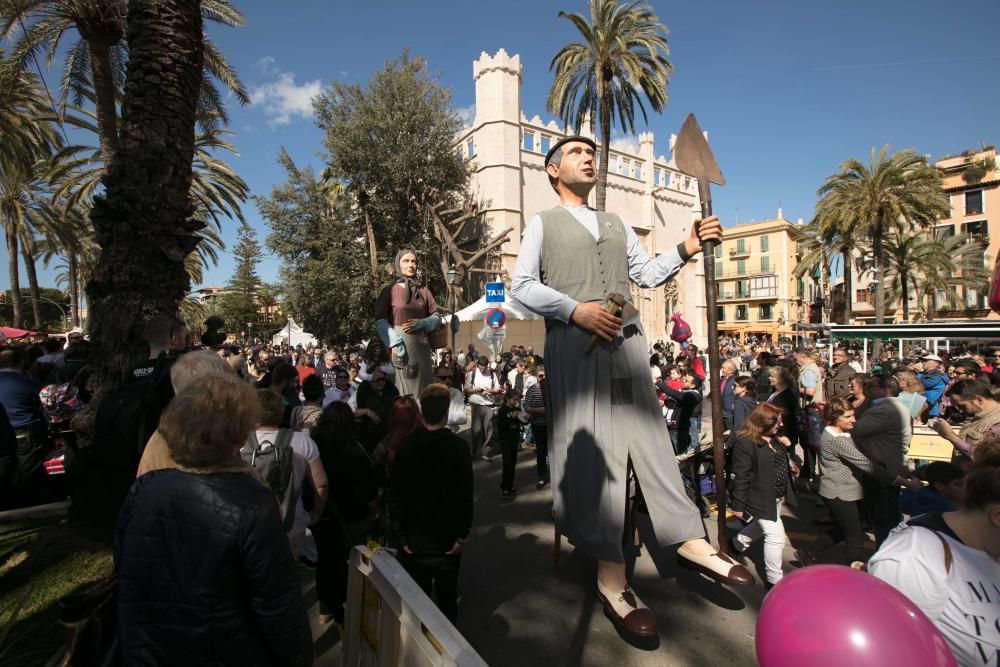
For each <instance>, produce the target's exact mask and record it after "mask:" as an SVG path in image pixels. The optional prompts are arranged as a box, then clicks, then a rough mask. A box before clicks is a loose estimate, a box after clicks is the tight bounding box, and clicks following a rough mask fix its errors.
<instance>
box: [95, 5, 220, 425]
mask: <svg viewBox="0 0 1000 667" xmlns="http://www.w3.org/2000/svg"><path fill="white" fill-rule="evenodd" d="M200 4H201V3H200V2H199V1H198V0H133V1H132V2H130V3H129V5H128V6H129V10H128V21H127V25H128V47H129V65H128V77H127V79H126V82H125V96H124V99H123V103H122V109H123V113H122V115H123V117H124V118H125V119H126V121H127V122H125V123H124V124H123V126H122V136H121V139H120V143H119V148H118V152H117V153H116V154H115V157H114V160H113V161H112V162H111V164H110V166H109V167H108V168H107V169H106V172H105V174H106V175H105V177H104V185H105V193H104V195H103V196H99V197H96V198H95V200H94V205H93V209H92V210H91V221H92V223H93V226H94V232H95V237H96V240H97V243H98V246H99V247H100V255H99V259H98V262H97V266H96V267H95V268H94V271H93V274H92V276H91V279H90V281H89V283H88V285H87V300H88V305H89V308H90V312H89V317H88V329H89V330H90V332H91V335H92V337H93V341H94V342H95V350H94V357H93V358H94V360H95V361H96V362H97V363H95V366H96V367H97V368H98V369H99V371H98V372H99V374H100V375H99V377H98V391H102V390H105V389H107V388H108V387H110V386H113V385H115V384H117V383H118V382H119V381H120V380H121V378H122V377H124V374H125V372H126V371H127V370H128V368H129V367H130V366H131V364H132V363H133V362H134V361H135V360H136V359H137V358H138V357H140V356H141V354H142V351H143V350H144V343H143V341H142V338H141V331H142V326H143V324H144V322H145V320H146V319H148V318H149V317H150V316H152V315H154V314H157V313H166V314H170V315H174V314H176V312H177V306H178V303H179V302H180V301H181V299H183V298H184V295H185V294H186V293H187V291H188V289H189V286H190V285H189V280H188V275H187V272H186V271H185V267H184V258H185V257H186V256H187V255H188V254H189V253H191V252H192V251H193V250H194V249H195V247H196V246H197V243H198V238H197V236H196V234H197V232H198V230H199V229H201V228H202V227H203V226H204V225H203V223H201V222H199V221H197V220H193V219H192V217H191V213H192V207H191V201H190V198H189V197H188V192H189V190H190V187H191V174H192V158H193V155H194V118H195V109H196V106H197V101H198V93H199V88H200V86H201V73H202V67H203V64H204V50H203V43H202V18H201V12H200V9H201V7H200ZM81 426H83V427H84V428H87V427H88V426H89V425H88V424H81Z"/></svg>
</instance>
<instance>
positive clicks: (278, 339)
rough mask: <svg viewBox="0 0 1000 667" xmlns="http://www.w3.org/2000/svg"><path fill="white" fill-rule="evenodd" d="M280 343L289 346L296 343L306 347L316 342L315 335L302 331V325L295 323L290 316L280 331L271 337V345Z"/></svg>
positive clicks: (293, 345)
mask: <svg viewBox="0 0 1000 667" xmlns="http://www.w3.org/2000/svg"><path fill="white" fill-rule="evenodd" d="M282 343H284V344H286V345H288V346H289V347H295V346H296V345H301V346H302V347H308V346H309V345H317V344H318V343H317V341H316V337H315V336H313V335H312V334H311V333H306V332H305V331H303V330H302V327H300V326H299V325H298V324H296V323H295V320H293V319H292V318H290V317H289V318H288V322H287V323H286V324H285V326H284V327H283V328H282V329H281V331H279V332H278V333H276V334H274V336H272V337H271V345H281V344H282Z"/></svg>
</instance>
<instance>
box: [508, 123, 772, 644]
mask: <svg viewBox="0 0 1000 667" xmlns="http://www.w3.org/2000/svg"><path fill="white" fill-rule="evenodd" d="M595 148H596V146H595V144H594V141H593V140H592V139H588V138H586V137H567V138H565V139H563V140H561V141H559V142H558V143H557V144H555V145H554V146H553V147H552V148H551V150H549V152H548V155H546V156H545V170H546V172H547V173H548V176H549V182H550V183H551V184H552V187H553V189H555V191H556V193H557V194H558V195H559V200H560V205H559V206H556V207H555V208H551V209H549V210H546V211H542V212H541V213H539V214H538V215H536V216H535V217H534V218H533V219H532V220H531V222H529V224H528V226H527V228H525V232H524V238H523V239H522V241H521V250H520V253H519V255H518V258H517V265H516V267H515V269H514V277H513V281H512V285H511V293H512V295H513V296H514V298H516V299H517V300H518V301H520V302H521V303H522V304H524V305H525V306H527V307H528V308H530V309H531V310H532V311H534V312H535V313H537V314H539V315H541V316H542V317H544V318H545V368H546V371H547V378H548V389H549V396H548V399H547V400H548V404H547V405H546V412H547V414H548V418H549V453H550V461H551V463H552V494H553V499H554V504H555V516H556V525H557V526H558V527H559V530H560V532H561V533H562V534H564V535H566V536H567V537H568V538H569V539H570V541H571V542H572V543H573V544H574V545H575V546H576V548H578V549H582V550H584V551H586V552H587V553H589V554H590V555H592V556H594V557H595V558H597V561H598V563H597V590H598V597H599V599H600V600H601V602H602V603H603V604H604V606H605V609H606V610H607V612H608V616H609V617H610V618H611V619H612V620H613V621H614V622H615V623H616V624H617V625H619V626H620V627H622V628H623V629H625V630H628V631H630V632H632V633H634V634H638V635H643V636H648V635H652V634H654V633H655V632H656V617H655V616H654V615H653V613H652V612H651V611H650V610H649V609H648V608H646V606H645V605H643V603H642V601H641V600H639V598H638V597H637V596H636V595H635V593H634V592H632V590H631V589H630V588H629V584H628V581H627V580H626V570H625V558H624V553H623V551H622V538H623V531H624V523H625V507H626V495H627V493H628V466H629V462H631V465H632V468H633V469H634V470H635V474H636V478H637V479H638V481H639V485H640V487H641V488H642V492H643V497H644V498H645V500H646V505H647V507H648V509H649V516H650V520H651V522H652V525H653V529H654V531H655V533H656V537H657V541H658V542H659V543H660V544H661V545H667V544H677V543H680V544H681V546H680V548H679V549H678V550H677V557H678V561H679V564H681V565H684V566H687V567H691V568H694V569H696V570H699V571H701V572H703V573H704V574H706V575H708V576H710V577H712V578H714V579H716V580H718V581H721V582H725V583H730V584H749V583H752V582H753V577H752V576H751V574H750V573H749V572H748V571H747V570H746V568H744V567H743V566H742V565H740V564H739V563H737V562H736V561H734V560H733V559H732V558H730V557H729V556H727V555H725V554H724V553H721V552H719V551H717V550H716V549H715V547H713V546H712V545H711V544H709V543H708V542H707V541H706V540H705V527H704V525H703V524H702V521H701V515H700V514H699V512H698V509H697V508H696V507H695V506H694V503H692V502H691V500H690V499H689V498H688V496H687V494H686V493H685V491H684V485H683V482H682V481H681V475H680V472H679V471H678V468H677V461H676V460H675V459H674V457H673V456H672V455H671V450H670V444H669V440H668V439H667V438H668V435H667V430H666V427H665V426H664V424H663V417H662V416H661V412H660V408H659V404H658V403H657V400H656V394H655V392H654V390H653V385H652V384H651V383H650V381H649V357H648V356H647V355H648V348H647V346H646V337H645V335H644V333H643V330H642V324H641V322H640V321H639V319H638V317H636V316H629V315H628V314H627V313H630V312H634V311H635V309H634V307H630V308H625V309H623V318H619V317H615V316H614V315H612V314H611V313H609V312H608V310H607V309H606V308H605V304H606V303H608V302H609V301H612V300H614V301H618V302H620V301H622V300H623V299H627V298H628V295H629V282H630V281H631V282H634V283H636V284H637V285H639V286H640V287H656V286H658V285H662V284H663V283H665V282H666V281H667V280H669V279H670V278H671V277H672V276H674V275H675V274H676V273H677V272H678V271H680V269H681V268H682V267H683V266H684V264H685V263H686V262H687V260H688V259H690V258H691V256H692V255H694V254H695V253H697V252H700V251H701V242H702V241H704V240H712V241H716V242H718V241H721V239H722V227H721V225H719V221H718V219H717V218H714V217H711V218H707V219H705V220H700V221H696V222H695V224H693V225H692V230H691V234H690V236H689V237H688V238H687V239H686V240H685V241H684V242H683V243H681V244H679V245H678V246H677V247H676V248H670V249H668V250H667V252H665V253H663V254H662V255H659V256H657V257H656V258H654V259H650V258H649V257H648V256H647V255H646V253H645V252H644V251H643V249H642V246H641V245H640V243H639V240H638V238H637V237H636V235H635V232H633V231H632V228H631V227H629V226H628V224H627V223H626V221H624V220H622V218H621V217H619V216H618V215H616V214H614V213H605V212H603V211H595V210H594V209H592V208H590V207H589V206H587V197H588V195H589V194H590V191H591V189H592V188H593V187H594V185H595V184H596V182H597V164H596V163H595V159H594V150H595ZM594 339H596V340H597V341H598V342H597V344H596V345H592V344H591V341H592V340H594Z"/></svg>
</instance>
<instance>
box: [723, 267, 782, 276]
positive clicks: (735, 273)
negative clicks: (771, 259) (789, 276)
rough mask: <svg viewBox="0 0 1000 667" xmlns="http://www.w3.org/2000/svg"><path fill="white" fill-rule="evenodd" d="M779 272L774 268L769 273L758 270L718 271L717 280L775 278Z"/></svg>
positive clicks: (769, 269) (768, 270)
mask: <svg viewBox="0 0 1000 667" xmlns="http://www.w3.org/2000/svg"><path fill="white" fill-rule="evenodd" d="M777 273H778V272H777V271H776V270H775V269H774V268H768V269H767V271H760V270H757V269H744V270H743V271H737V270H736V269H731V270H729V271H716V273H715V277H716V278H750V277H753V276H774V275H777Z"/></svg>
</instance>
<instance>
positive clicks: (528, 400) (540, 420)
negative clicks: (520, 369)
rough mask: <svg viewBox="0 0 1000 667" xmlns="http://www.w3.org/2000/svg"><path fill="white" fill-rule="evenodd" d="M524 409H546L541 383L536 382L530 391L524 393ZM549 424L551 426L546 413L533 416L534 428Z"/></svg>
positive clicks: (529, 388)
mask: <svg viewBox="0 0 1000 667" xmlns="http://www.w3.org/2000/svg"><path fill="white" fill-rule="evenodd" d="M524 407H525V408H544V407H545V397H544V396H543V395H542V385H541V383H538V382H536V383H535V384H533V385H531V386H530V387H528V389H527V390H526V391H525V392H524ZM548 424H549V420H548V416H547V415H546V414H545V413H542V414H532V415H531V425H532V426H548Z"/></svg>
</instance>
